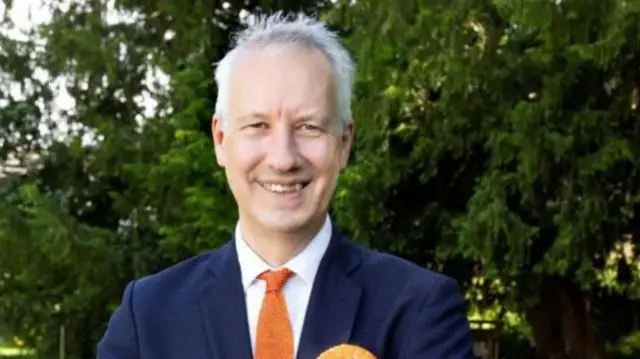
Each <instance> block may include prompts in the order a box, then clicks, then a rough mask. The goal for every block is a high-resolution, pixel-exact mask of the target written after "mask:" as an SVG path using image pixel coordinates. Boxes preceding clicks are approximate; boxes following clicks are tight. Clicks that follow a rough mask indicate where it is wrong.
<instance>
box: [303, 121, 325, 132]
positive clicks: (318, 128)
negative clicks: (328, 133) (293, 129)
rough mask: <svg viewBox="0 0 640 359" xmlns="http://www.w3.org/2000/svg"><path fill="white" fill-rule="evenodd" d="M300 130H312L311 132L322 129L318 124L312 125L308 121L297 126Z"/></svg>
mask: <svg viewBox="0 0 640 359" xmlns="http://www.w3.org/2000/svg"><path fill="white" fill-rule="evenodd" d="M299 128H300V129H301V130H304V131H312V132H320V131H322V129H321V128H320V127H318V126H314V125H311V124H308V123H303V124H302V125H300V127H299Z"/></svg>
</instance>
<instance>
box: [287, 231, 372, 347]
mask: <svg viewBox="0 0 640 359" xmlns="http://www.w3.org/2000/svg"><path fill="white" fill-rule="evenodd" d="M359 263H360V258H359V255H358V252H357V249H356V248H355V247H354V246H353V245H351V244H350V243H349V242H348V241H347V240H346V239H345V238H344V237H343V236H342V235H341V234H340V233H339V232H338V231H337V229H336V228H335V227H334V228H333V234H332V238H331V243H330V244H329V247H328V248H327V253H326V254H325V256H324V258H323V259H322V261H321V262H320V267H319V268H318V274H317V277H316V279H315V281H314V285H313V289H312V291H311V298H310V300H309V305H308V307H307V313H306V316H305V321H304V325H303V330H302V336H301V338H300V345H299V349H298V355H297V359H315V358H316V357H317V356H318V355H319V354H320V353H322V352H323V351H325V350H326V349H328V348H330V347H331V346H334V345H337V344H342V343H347V342H348V341H349V340H350V338H351V330H352V327H353V324H354V320H355V317H356V314H357V312H358V307H359V304H360V297H361V295H362V289H361V288H360V287H359V286H358V285H357V284H356V283H355V282H353V281H352V280H351V279H350V278H349V277H348V275H349V274H350V273H351V272H352V271H353V270H355V269H356V268H357V267H358V265H359Z"/></svg>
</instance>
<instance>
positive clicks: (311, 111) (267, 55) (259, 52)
mask: <svg viewBox="0 0 640 359" xmlns="http://www.w3.org/2000/svg"><path fill="white" fill-rule="evenodd" d="M231 76H232V77H231V85H230V96H229V99H230V102H229V103H228V107H227V112H226V114H225V115H226V116H227V118H225V119H224V120H222V119H220V118H217V117H214V120H213V136H214V144H215V152H216V158H217V160H218V163H219V164H220V165H221V166H223V167H224V168H225V172H226V175H227V180H228V182H229V186H230V188H231V191H232V192H233V195H234V197H235V199H236V202H237V204H238V209H239V214H240V219H241V221H242V222H243V223H244V224H245V225H246V226H248V227H249V228H252V229H253V231H261V233H264V234H267V233H274V232H275V233H282V234H289V235H291V234H310V233H313V232H314V231H317V230H318V229H319V228H320V226H321V225H322V223H323V222H324V218H325V216H326V213H327V208H328V206H329V202H330V200H331V197H332V196H333V192H334V190H335V187H336V182H337V178H338V175H339V173H340V171H341V169H343V168H344V167H345V166H346V164H347V160H348V157H349V151H350V148H351V143H352V139H353V126H352V124H349V125H347V126H345V127H342V126H341V124H340V120H339V117H338V109H337V101H336V95H335V89H336V84H335V80H334V76H333V72H332V68H331V65H330V63H329V61H328V59H327V58H326V57H325V56H324V54H322V53H321V52H320V51H318V50H316V49H312V48H309V47H303V46H301V45H280V44H278V45H269V46H266V47H260V48H253V49H246V50H244V52H243V53H242V54H241V55H240V57H239V58H238V59H237V60H236V63H235V64H234V68H233V73H232V75H231Z"/></svg>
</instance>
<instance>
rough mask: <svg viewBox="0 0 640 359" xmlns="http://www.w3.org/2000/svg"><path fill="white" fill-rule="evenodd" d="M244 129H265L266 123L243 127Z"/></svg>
mask: <svg viewBox="0 0 640 359" xmlns="http://www.w3.org/2000/svg"><path fill="white" fill-rule="evenodd" d="M245 127H246V128H250V129H256V130H261V129H265V128H267V123H266V122H256V123H252V124H249V125H247V126H245Z"/></svg>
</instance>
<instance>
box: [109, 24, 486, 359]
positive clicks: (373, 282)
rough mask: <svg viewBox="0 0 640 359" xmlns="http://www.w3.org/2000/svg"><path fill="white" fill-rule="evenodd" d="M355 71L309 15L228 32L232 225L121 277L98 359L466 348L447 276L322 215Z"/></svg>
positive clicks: (223, 155) (219, 121) (288, 357)
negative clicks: (213, 245)
mask: <svg viewBox="0 0 640 359" xmlns="http://www.w3.org/2000/svg"><path fill="white" fill-rule="evenodd" d="M354 72H355V71H354V66H353V64H352V60H351V58H350V56H349V54H348V52H347V51H346V50H345V49H344V48H343V47H342V46H341V45H340V44H339V42H338V40H337V37H336V36H335V35H334V34H332V33H331V32H329V31H328V30H327V29H326V28H325V27H324V25H322V24H321V23H320V22H316V21H315V20H313V19H311V18H306V17H299V18H297V19H289V18H286V17H284V16H282V15H281V14H275V15H272V16H270V17H266V18H260V19H258V21H256V23H255V24H254V25H252V26H250V27H249V28H248V29H246V30H245V31H243V32H242V33H240V34H239V36H238V38H237V44H236V46H235V48H234V49H233V50H232V51H231V52H229V53H228V54H227V55H226V56H225V57H224V59H223V60H222V61H221V62H220V63H219V66H218V68H217V70H216V82H217V85H218V89H219V95H218V100H217V102H216V111H215V115H214V117H213V121H212V130H213V137H214V138H213V142H214V147H215V154H216V159H217V161H218V163H219V164H220V166H222V167H224V169H225V171H226V175H227V179H228V182H229V186H230V188H231V190H232V192H233V195H234V197H235V199H236V201H237V205H238V213H239V221H238V224H237V228H236V232H235V235H234V236H233V238H232V239H231V240H230V241H229V242H228V243H227V244H226V245H224V246H223V247H221V248H219V249H216V250H213V251H211V252H208V253H205V254H202V255H200V256H197V257H194V258H191V259H189V260H186V261H184V262H182V263H179V264H177V265H175V266H174V267H172V268H169V269H166V270H164V271H162V272H160V273H157V274H154V275H151V276H148V277H145V278H142V279H140V280H136V281H133V282H131V283H129V285H128V286H127V287H126V288H125V290H124V297H123V300H122V304H121V306H120V307H119V308H118V309H117V310H116V312H115V313H114V314H113V317H112V318H111V320H110V321H109V326H108V329H107V331H106V333H105V335H104V337H103V338H102V340H101V341H100V343H99V344H98V358H99V359H183V358H184V359H187V358H188V359H192V358H193V359H195V358H198V359H199V358H219V359H249V358H253V357H255V358H257V359H292V358H299V359H315V358H317V357H318V355H320V354H321V353H322V352H324V351H326V350H327V349H329V348H331V347H335V346H337V345H340V344H352V345H357V346H358V347H360V348H362V349H365V350H367V351H369V352H370V353H372V354H373V355H374V356H375V357H377V358H394V359H418V358H424V359H471V358H473V355H472V341H471V338H470V331H469V324H468V322H467V320H466V318H465V310H464V301H463V298H462V296H461V294H460V291H459V287H458V285H457V284H456V283H455V282H454V281H453V280H452V279H449V278H447V277H445V276H443V275H440V274H437V273H434V272H430V271H428V270H426V269H423V268H420V267H418V266H415V265H413V264H410V263H408V262H406V261H404V260H402V259H399V258H397V257H393V256H391V255H387V254H381V253H376V252H373V251H369V250H367V249H364V248H361V247H358V246H356V245H354V244H352V243H350V242H349V241H348V240H347V239H346V238H344V236H343V235H341V234H340V233H339V232H338V230H337V229H336V228H334V226H333V225H332V222H331V220H330V219H329V217H328V214H327V213H328V212H327V211H328V210H327V208H328V206H329V202H330V199H331V197H332V195H333V192H334V189H335V187H336V181H337V178H338V175H339V173H340V171H341V170H342V169H343V168H344V167H345V166H346V165H347V160H348V158H349V152H350V149H351V144H352V141H353V134H354V125H353V122H352V119H351V111H350V106H351V88H352V82H353V77H354Z"/></svg>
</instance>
